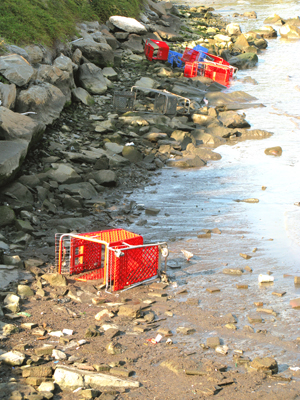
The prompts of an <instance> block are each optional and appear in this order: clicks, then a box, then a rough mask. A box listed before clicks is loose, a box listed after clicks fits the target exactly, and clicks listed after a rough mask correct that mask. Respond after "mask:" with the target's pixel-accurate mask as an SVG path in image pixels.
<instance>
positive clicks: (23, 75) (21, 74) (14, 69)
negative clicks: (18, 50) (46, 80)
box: [0, 54, 35, 87]
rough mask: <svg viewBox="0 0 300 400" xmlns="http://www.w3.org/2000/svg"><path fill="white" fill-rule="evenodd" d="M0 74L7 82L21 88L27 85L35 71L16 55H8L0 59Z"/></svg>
mask: <svg viewBox="0 0 300 400" xmlns="http://www.w3.org/2000/svg"><path fill="white" fill-rule="evenodd" d="M0 74H2V75H3V76H4V77H5V78H6V79H7V80H8V81H9V82H11V83H14V84H15V85H17V86H19V87H21V86H24V85H27V83H28V82H29V81H30V80H31V78H32V77H33V76H34V74H35V71H34V69H33V68H32V66H31V65H30V64H29V63H28V62H27V61H26V60H25V59H24V58H23V57H21V56H19V55H17V54H9V55H8V56H2V57H0Z"/></svg>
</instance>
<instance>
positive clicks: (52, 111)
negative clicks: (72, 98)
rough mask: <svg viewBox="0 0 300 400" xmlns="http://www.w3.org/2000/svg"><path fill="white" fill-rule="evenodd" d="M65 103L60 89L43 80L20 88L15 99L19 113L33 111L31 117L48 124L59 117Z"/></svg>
mask: <svg viewBox="0 0 300 400" xmlns="http://www.w3.org/2000/svg"><path fill="white" fill-rule="evenodd" d="M65 103H66V97H65V95H64V94H63V93H62V91H61V90H60V89H59V88H57V87H56V86H53V85H51V84H50V83H47V82H44V83H42V84H41V85H33V86H31V87H30V88H29V89H27V90H22V91H21V92H20V94H19V96H18V99H17V103H16V110H17V111H18V112H21V113H24V112H28V111H30V112H35V113H36V114H32V115H31V118H33V119H35V120H38V121H41V122H43V123H44V124H46V125H48V124H52V122H53V121H55V120H56V119H57V118H59V116H60V113H61V111H62V109H63V108H64V105H65Z"/></svg>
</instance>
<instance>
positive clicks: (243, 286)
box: [236, 284, 248, 289]
mask: <svg viewBox="0 0 300 400" xmlns="http://www.w3.org/2000/svg"><path fill="white" fill-rule="evenodd" d="M236 288H237V289H248V285H238V284H237V285H236Z"/></svg>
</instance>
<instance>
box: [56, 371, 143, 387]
mask: <svg viewBox="0 0 300 400" xmlns="http://www.w3.org/2000/svg"><path fill="white" fill-rule="evenodd" d="M53 378H54V382H55V383H56V384H57V385H58V386H60V387H61V388H70V389H76V388H78V387H90V388H99V387H106V386H108V387H110V388H118V387H119V388H121V387H128V388H130V387H131V388H135V387H139V382H137V381H129V380H123V379H120V378H116V377H114V376H110V375H105V374H100V373H95V372H86V371H83V370H80V369H76V368H71V367H64V366H59V367H57V368H56V370H55V373H54V375H53Z"/></svg>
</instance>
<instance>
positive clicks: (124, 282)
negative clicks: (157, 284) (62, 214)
mask: <svg viewBox="0 0 300 400" xmlns="http://www.w3.org/2000/svg"><path fill="white" fill-rule="evenodd" d="M143 242H144V240H143V237H142V236H140V235H137V234H135V233H132V232H129V231H126V230H124V229H111V230H106V231H99V232H89V233H80V234H72V233H63V234H61V233H58V234H56V237H55V259H56V266H57V271H58V272H59V273H60V274H68V275H70V276H73V275H74V276H75V278H74V279H75V280H78V281H89V280H98V279H103V282H104V283H105V285H106V289H107V290H109V291H117V290H124V289H126V288H129V287H132V286H134V285H137V284H140V283H142V282H145V281H148V280H149V279H154V278H156V277H157V276H158V274H159V272H160V271H161V270H162V269H165V267H164V268H162V267H161V261H162V257H163V258H164V259H165V266H166V258H167V256H168V246H167V243H165V242H162V243H155V244H144V243H143Z"/></svg>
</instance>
